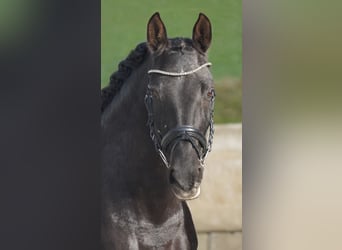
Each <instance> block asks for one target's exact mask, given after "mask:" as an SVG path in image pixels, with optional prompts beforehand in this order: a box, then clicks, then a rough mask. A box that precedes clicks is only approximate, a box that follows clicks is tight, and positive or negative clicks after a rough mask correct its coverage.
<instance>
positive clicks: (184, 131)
mask: <svg viewBox="0 0 342 250" xmlns="http://www.w3.org/2000/svg"><path fill="white" fill-rule="evenodd" d="M210 65H211V63H210V62H207V63H204V64H202V65H201V66H199V67H197V68H196V69H194V70H190V71H187V72H179V73H178V72H168V71H163V70H158V69H151V70H149V71H148V72H147V73H148V74H161V75H166V76H171V77H173V76H186V75H190V74H193V73H195V72H197V71H199V70H200V69H202V68H204V67H207V66H210ZM210 94H211V100H210V103H211V108H210V120H209V126H208V129H209V136H208V138H207V137H206V136H205V135H203V134H202V133H201V132H200V131H199V129H197V128H195V127H193V126H191V125H182V126H177V127H175V128H173V129H171V130H169V131H168V132H167V133H166V134H165V135H164V136H161V135H160V134H158V133H156V128H155V123H154V119H153V115H154V113H153V96H152V93H151V90H150V89H149V88H148V89H147V92H146V95H145V105H146V109H147V112H148V121H147V125H148V126H149V128H150V137H151V139H152V141H153V143H154V146H155V149H156V151H157V153H158V154H159V156H160V158H161V159H162V161H163V162H164V164H165V166H166V167H167V168H169V167H170V163H169V161H168V159H167V157H166V155H165V154H166V152H171V153H170V155H171V154H172V152H173V150H174V148H175V147H176V145H177V144H178V143H179V142H180V141H188V142H190V143H191V144H192V146H193V147H194V149H195V150H196V153H197V156H198V159H199V161H200V163H201V165H202V166H204V161H205V158H206V157H207V155H208V153H209V152H210V151H211V148H212V143H213V138H214V118H213V116H214V100H215V91H214V89H211V93H210ZM208 129H207V130H208Z"/></svg>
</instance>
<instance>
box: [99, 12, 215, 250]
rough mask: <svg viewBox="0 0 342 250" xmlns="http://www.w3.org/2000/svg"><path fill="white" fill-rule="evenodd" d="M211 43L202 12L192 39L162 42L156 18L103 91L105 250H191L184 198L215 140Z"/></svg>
mask: <svg viewBox="0 0 342 250" xmlns="http://www.w3.org/2000/svg"><path fill="white" fill-rule="evenodd" d="M210 42H211V24H210V21H209V19H208V18H207V17H206V16H205V15H204V14H200V15H199V17H198V20H197V22H196V24H195V26H194V28H193V35H192V39H186V38H174V39H168V38H167V35H166V29H165V26H164V24H163V22H162V20H161V19H160V16H159V13H155V14H154V15H153V16H152V17H151V18H150V20H149V22H148V25H147V43H142V44H139V45H138V46H137V47H136V49H135V50H134V51H132V52H131V53H130V54H129V55H128V57H127V58H126V59H125V60H124V61H122V62H121V63H120V64H119V69H118V71H117V72H115V73H114V74H113V75H112V76H111V79H110V84H109V86H108V87H106V88H104V89H103V90H102V93H101V96H102V107H101V110H102V116H101V125H102V152H101V157H102V159H101V161H102V163H101V164H102V174H103V184H102V196H103V197H102V245H103V249H117V250H123V249H197V236H196V231H195V228H194V225H193V222H192V217H191V214H190V211H189V208H188V206H187V204H186V202H185V200H188V199H194V198H196V197H197V196H198V195H199V193H200V183H201V180H202V175H203V167H204V159H205V157H206V155H207V153H208V152H209V151H210V148H211V143H212V139H213V105H214V96H215V92H214V88H213V79H212V76H211V73H210V71H209V69H208V66H209V65H211V64H210V63H209V62H208V61H207V57H206V51H207V49H208V48H209V45H210Z"/></svg>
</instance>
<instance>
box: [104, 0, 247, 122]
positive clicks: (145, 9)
mask: <svg viewBox="0 0 342 250" xmlns="http://www.w3.org/2000/svg"><path fill="white" fill-rule="evenodd" d="M156 11H158V12H160V15H161V18H162V19H163V21H164V23H165V26H166V29H167V33H168V36H169V37H170V38H171V37H190V38H191V36H192V28H193V25H194V24H195V22H196V20H197V17H198V14H199V13H200V12H203V13H204V14H206V15H207V16H208V17H209V19H210V21H211V23H212V28H213V40H212V45H211V48H210V50H209V60H210V61H211V62H212V63H213V66H212V67H211V71H212V73H213V76H214V80H215V83H216V93H217V98H216V103H215V105H216V107H215V122H219V123H225V122H241V80H240V79H241V70H242V69H241V47H242V42H241V40H242V37H241V25H242V24H241V0H211V1H196V2H195V1H181V0H176V1H166V0H160V1H155V0H145V1H143V2H142V1H140V2H139V1H127V0H115V1H113V0H102V1H101V87H104V86H106V85H107V84H108V82H109V77H110V75H111V74H112V73H113V72H114V71H116V70H117V65H118V63H119V62H120V61H122V60H123V59H125V58H126V56H127V55H128V53H129V52H130V51H131V50H132V49H133V48H135V46H136V45H137V44H138V43H140V42H143V41H145V40H146V25H147V21H148V19H149V18H150V16H151V15H152V14H153V13H154V12H156Z"/></svg>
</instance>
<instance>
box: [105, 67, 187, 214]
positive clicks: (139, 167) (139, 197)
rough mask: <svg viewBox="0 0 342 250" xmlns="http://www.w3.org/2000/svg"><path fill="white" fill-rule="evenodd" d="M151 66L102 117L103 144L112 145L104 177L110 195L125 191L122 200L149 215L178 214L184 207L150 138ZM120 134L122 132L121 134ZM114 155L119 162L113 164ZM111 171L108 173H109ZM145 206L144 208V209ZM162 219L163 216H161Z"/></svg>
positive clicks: (138, 73) (134, 78) (141, 71)
mask: <svg viewBox="0 0 342 250" xmlns="http://www.w3.org/2000/svg"><path fill="white" fill-rule="evenodd" d="M149 65H150V63H149V62H148V61H147V62H145V63H144V64H143V65H141V66H140V67H139V68H138V69H137V71H136V72H134V73H132V76H131V77H130V78H129V79H127V82H125V84H124V85H123V87H122V89H121V90H120V92H121V93H120V95H119V96H118V97H115V98H117V100H115V99H114V102H113V103H112V104H111V105H110V106H108V107H107V109H108V110H107V111H106V112H105V113H104V114H103V117H102V127H103V130H104V137H105V138H104V140H106V141H107V142H110V144H111V145H112V146H111V147H112V148H111V149H110V150H109V151H110V153H109V152H108V153H105V155H108V157H109V159H108V160H107V166H105V168H106V170H105V171H104V175H112V176H111V177H108V176H104V178H105V179H109V182H110V184H109V187H110V188H109V189H110V192H111V193H112V192H113V193H115V194H114V196H115V197H116V199H117V198H118V196H117V195H118V194H117V190H124V191H123V192H122V193H121V194H119V198H120V199H125V198H127V197H128V198H134V200H135V201H136V202H139V203H141V204H139V206H140V207H142V208H143V209H145V210H147V211H145V212H146V213H147V214H148V213H158V210H160V211H166V212H168V211H169V213H172V211H175V210H179V208H180V206H181V204H180V201H179V200H178V199H176V198H175V197H174V195H173V194H172V193H171V191H170V188H169V183H168V177H169V173H168V170H167V168H166V167H165V166H164V165H163V164H162V162H161V160H160V158H159V156H158V155H157V153H156V151H155V149H154V145H153V142H152V140H151V138H150V137H149V128H148V126H147V125H146V123H147V110H146V107H145V104H144V96H145V93H146V88H147V84H148V75H147V71H148V69H149ZM118 131H120V132H118ZM111 155H117V156H119V157H118V158H120V159H115V160H114V161H115V162H113V160H110V158H111ZM107 170H109V171H107ZM141 205H142V206H141ZM162 217H163V216H162Z"/></svg>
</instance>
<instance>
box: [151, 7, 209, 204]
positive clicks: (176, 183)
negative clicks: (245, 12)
mask: <svg viewBox="0 0 342 250" xmlns="http://www.w3.org/2000/svg"><path fill="white" fill-rule="evenodd" d="M210 43H211V24H210V21H209V19H208V18H207V17H206V16H205V15H204V14H200V15H199V17H198V20H197V22H196V23H195V25H194V28H193V34H192V39H186V38H173V39H168V37H167V33H166V28H165V25H164V24H163V22H162V20H161V18H160V16H159V13H155V14H154V15H153V16H152V17H151V18H150V20H149V22H148V25H147V44H148V49H149V50H150V54H151V69H150V70H149V71H148V74H149V83H148V87H147V90H146V96H145V104H146V107H147V111H148V116H149V117H148V124H149V126H150V136H151V138H152V140H153V142H154V144H155V148H156V151H157V153H158V154H159V155H160V157H161V159H162V161H163V162H164V165H165V166H166V167H167V168H168V169H169V182H170V185H171V190H172V191H173V193H174V194H175V196H176V197H177V198H179V199H181V200H187V199H194V198H196V197H198V195H199V194H200V184H201V181H202V177H203V170H204V160H205V157H206V156H207V153H208V152H209V151H210V149H211V143H212V139H213V131H214V130H213V105H214V97H215V92H214V83H213V78H212V75H211V73H210V71H209V67H208V66H210V65H211V63H209V62H208V61H207V56H206V52H207V50H208V48H209V46H210Z"/></svg>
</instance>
